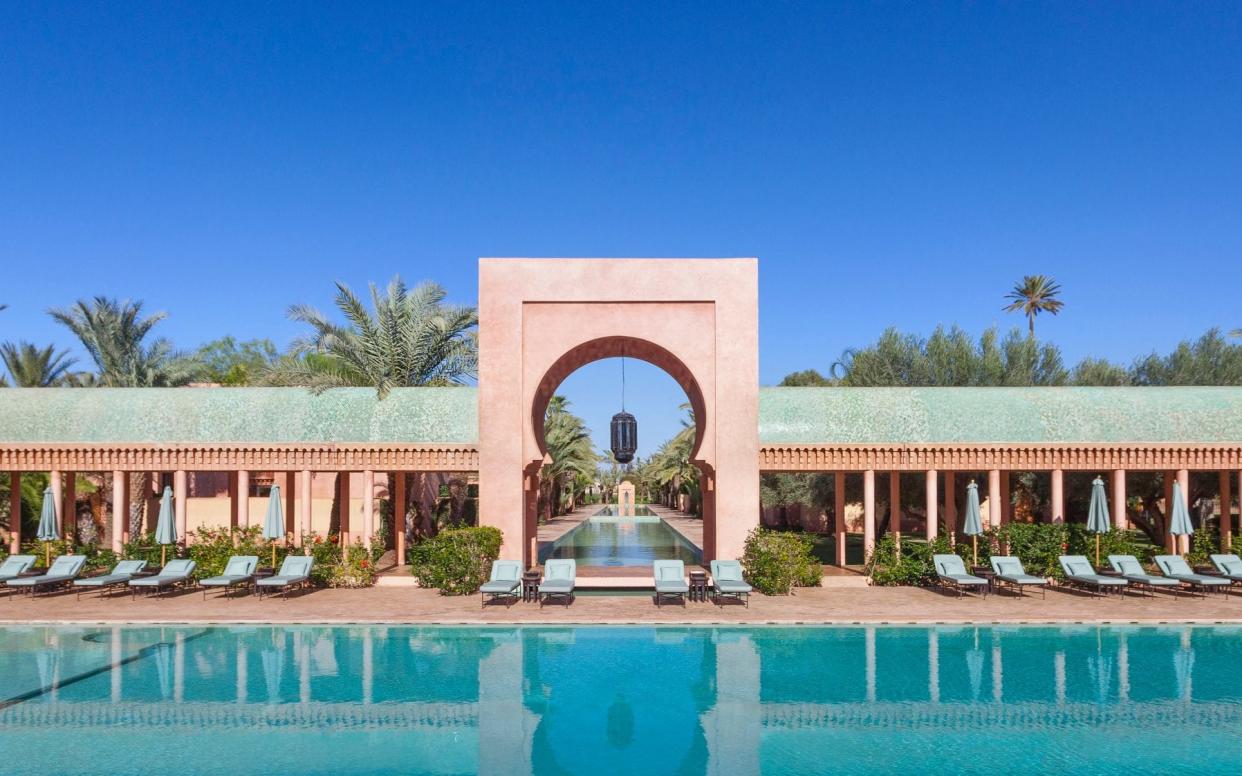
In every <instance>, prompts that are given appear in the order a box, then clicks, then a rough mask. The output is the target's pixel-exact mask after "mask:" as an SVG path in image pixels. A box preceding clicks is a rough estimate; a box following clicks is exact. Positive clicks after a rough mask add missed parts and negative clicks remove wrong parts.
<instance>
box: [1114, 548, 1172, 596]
mask: <svg viewBox="0 0 1242 776" xmlns="http://www.w3.org/2000/svg"><path fill="white" fill-rule="evenodd" d="M1108 565H1110V566H1112V567H1113V571H1116V572H1117V573H1118V574H1120V575H1121V578H1122V579H1124V580H1125V581H1127V582H1129V583H1130V584H1131V585H1134V586H1135V587H1137V588H1140V589H1143V590H1147V591H1149V592H1151V593H1152V594H1153V595H1154V594H1155V593H1156V591H1158V590H1167V591H1168V592H1170V593H1176V592H1177V591H1178V590H1179V589H1180V588H1181V586H1182V583H1181V582H1178V581H1177V580H1176V579H1169V578H1168V577H1162V576H1160V575H1159V574H1149V573H1147V569H1145V568H1143V564H1142V563H1139V561H1138V558H1136V557H1134V556H1133V555H1109V556H1108Z"/></svg>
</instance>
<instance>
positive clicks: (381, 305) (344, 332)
mask: <svg viewBox="0 0 1242 776" xmlns="http://www.w3.org/2000/svg"><path fill="white" fill-rule="evenodd" d="M336 291H337V293H336V300H335V301H336V307H337V309H338V310H340V312H341V313H342V314H343V315H344V316H345V319H346V321H347V322H348V323H347V325H345V326H340V325H337V324H336V323H333V322H332V321H330V320H328V318H327V316H325V315H324V314H323V313H321V312H319V311H318V310H316V309H315V308H313V307H310V306H308V305H294V306H293V307H290V308H289V317H290V318H291V319H292V320H295V321H299V322H301V323H305V324H308V325H310V327H311V329H312V331H311V333H310V335H309V336H307V337H305V338H303V339H300V340H298V341H297V342H295V343H294V346H293V353H292V355H289V356H286V357H285V358H282V359H280V360H279V361H277V362H276V363H275V364H274V365H273V366H272V367H271V368H270V369H269V370H268V371H267V373H266V375H265V376H264V382H266V383H267V384H269V385H300V386H305V387H307V388H310V389H311V390H313V391H316V392H318V391H324V390H327V389H328V388H336V387H342V386H372V387H374V388H375V390H376V391H377V392H378V394H379V397H380V398H381V399H382V398H384V397H385V396H387V395H388V392H389V391H390V390H392V389H393V388H397V387H401V386H418V385H455V384H460V383H462V382H465V381H466V380H468V379H469V378H472V377H474V376H475V373H476V371H477V368H478V332H477V330H476V328H475V327H476V326H477V324H478V322H479V317H478V313H477V311H476V310H475V309H474V308H473V307H457V306H453V305H449V304H445V302H444V299H445V296H446V293H445V291H444V289H443V288H442V287H441V286H439V285H438V284H436V283H421V284H419V285H418V286H416V287H415V288H414V289H412V290H410V289H408V288H407V287H406V285H405V283H404V282H402V280H401V278H399V277H394V278H393V279H392V280H391V281H389V283H388V286H387V288H385V289H384V290H383V291H381V290H380V289H379V288H377V287H376V286H375V284H371V305H372V307H373V308H374V312H372V311H371V310H368V309H367V307H366V305H365V304H363V303H362V300H360V299H359V298H358V297H357V296H355V295H354V292H353V291H351V290H350V289H349V287H348V286H346V285H345V284H344V283H340V282H338V283H337V284H336Z"/></svg>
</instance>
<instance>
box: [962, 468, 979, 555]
mask: <svg viewBox="0 0 1242 776" xmlns="http://www.w3.org/2000/svg"><path fill="white" fill-rule="evenodd" d="M962 533H964V534H966V535H967V536H969V537H970V549H971V552H972V554H973V557H974V561H973V564H974V565H976V566H978V565H979V534H981V533H983V518H982V516H980V514H979V486H978V485H976V484H975V481H974V480H971V481H970V484H969V485H967V486H966V520H965V522H964V523H962Z"/></svg>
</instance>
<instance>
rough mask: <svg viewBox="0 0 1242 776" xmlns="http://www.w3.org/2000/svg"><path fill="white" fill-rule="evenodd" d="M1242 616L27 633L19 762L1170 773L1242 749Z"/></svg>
mask: <svg viewBox="0 0 1242 776" xmlns="http://www.w3.org/2000/svg"><path fill="white" fill-rule="evenodd" d="M1240 636H1242V629H1239V628H1235V627H1180V626H1179V627H1161V628H1140V627H1129V628H1109V627H1067V628H1055V627H1052V628H1050V627H1007V628H976V627H936V628H915V627H855V628H821V627H798V628H786V627H735V628H733V627H726V628H692V627H637V626H636V627H598V626H595V627H592V626H584V627H563V628H545V627H529V628H512V627H495V628H466V627H461V628H452V627H405V626H402V627H318V626H315V627H311V626H286V627H191V626H186V627H175V628H173V627H169V628H151V627H76V628H67V627H25V628H7V629H4V630H2V631H0V697H2V698H3V700H0V752H3V754H4V765H3V772H4V773H6V774H39V775H40V776H44V775H45V774H62V773H70V774H97V773H112V774H169V773H186V774H190V773H193V774H221V775H224V774H227V775H228V776H239V775H241V774H273V773H297V774H307V773H346V774H363V773H366V774H371V773H427V774H450V773H451V774H461V773H488V774H497V773H498V774H511V773H512V774H522V773H552V774H561V773H591V774H612V773H616V774H631V773H638V772H641V773H722V774H749V773H774V774H775V773H780V774H785V773H793V774H818V773H825V772H831V773H845V774H862V773H907V774H908V773H918V772H933V773H944V774H981V775H982V774H992V775H995V774H1017V773H1117V772H1127V773H1153V772H1159V773H1161V774H1190V773H1204V772H1228V771H1231V769H1232V768H1233V767H1235V764H1236V763H1238V762H1239V761H1242V736H1240V735H1239V734H1242V703H1240V701H1242V671H1239V670H1238V666H1239V665H1242V638H1239V637H1240Z"/></svg>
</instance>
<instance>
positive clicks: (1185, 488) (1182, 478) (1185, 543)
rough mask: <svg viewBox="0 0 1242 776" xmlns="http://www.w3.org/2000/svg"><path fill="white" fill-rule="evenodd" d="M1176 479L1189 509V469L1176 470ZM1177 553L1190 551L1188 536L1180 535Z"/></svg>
mask: <svg viewBox="0 0 1242 776" xmlns="http://www.w3.org/2000/svg"><path fill="white" fill-rule="evenodd" d="M1177 481H1178V483H1179V484H1181V486H1182V498H1184V499H1185V500H1186V509H1187V510H1189V509H1190V471H1189V470H1187V469H1178V470H1177ZM1177 551H1178V552H1179V553H1181V554H1183V555H1185V554H1186V553H1188V552H1190V537H1189V536H1182V537H1180V538H1179V540H1178V550H1177Z"/></svg>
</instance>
